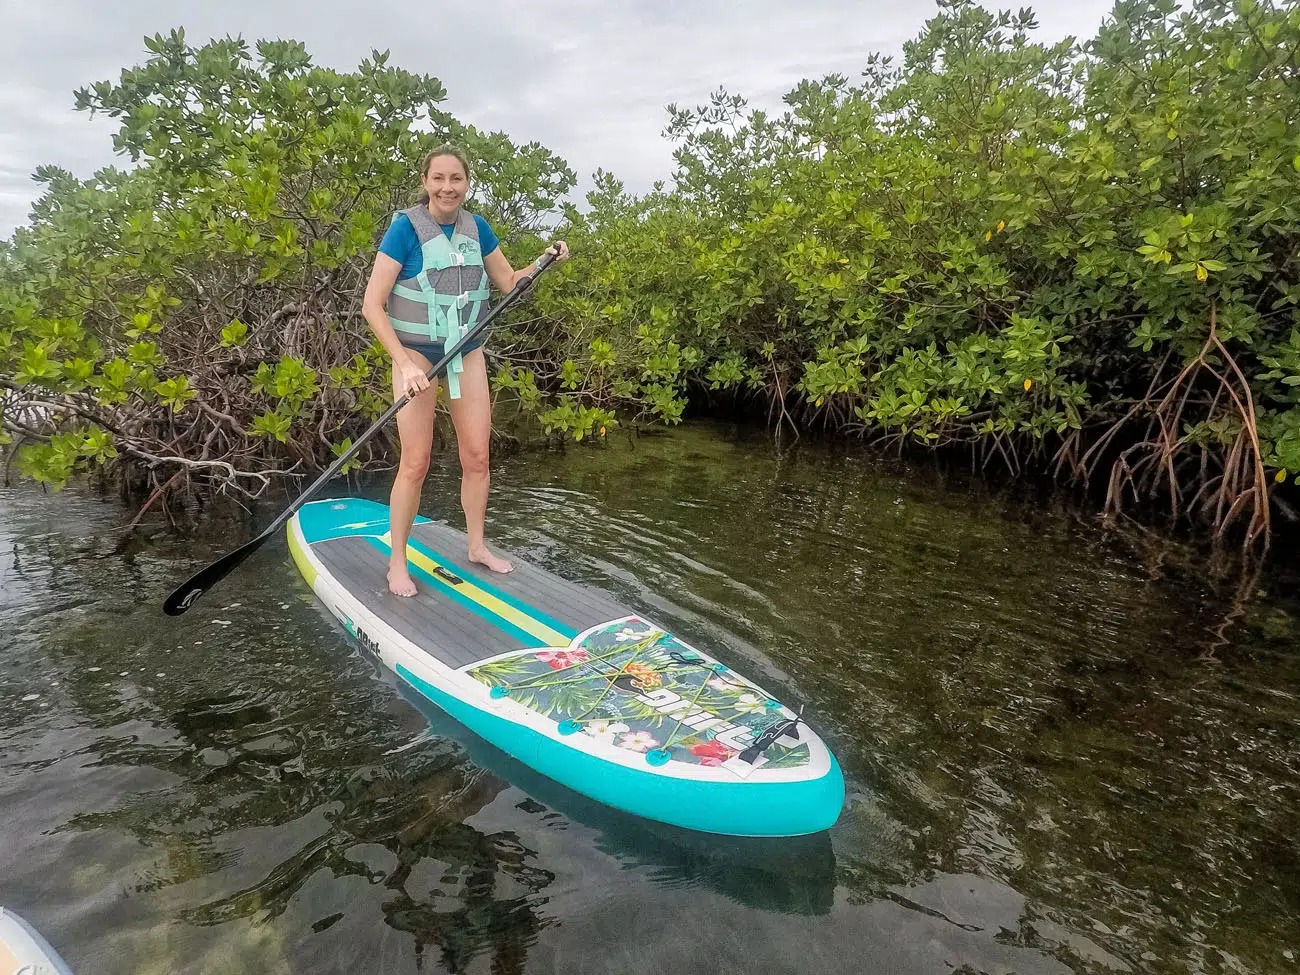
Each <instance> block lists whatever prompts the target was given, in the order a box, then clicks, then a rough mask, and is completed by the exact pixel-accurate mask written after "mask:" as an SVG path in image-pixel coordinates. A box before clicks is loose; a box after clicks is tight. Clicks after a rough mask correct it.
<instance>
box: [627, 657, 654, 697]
mask: <svg viewBox="0 0 1300 975" xmlns="http://www.w3.org/2000/svg"><path fill="white" fill-rule="evenodd" d="M623 673H625V674H629V675H630V676H631V677H632V683H634V684H635V685H636V686H637V687H639V688H641V689H642V690H643V691H644V690H649V689H650V688H652V687H658V686H659V685H660V684H662V683H663V682H664V679H663V678H662V677H661V676H659V675H658V674H656V673H655V672H654V670H653V669H652V668H650V667H647V666H646V665H645V664H637V663H632V664H628V665H627V666H626V667H624V668H623Z"/></svg>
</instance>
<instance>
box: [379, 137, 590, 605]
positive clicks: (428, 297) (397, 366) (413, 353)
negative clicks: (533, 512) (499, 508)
mask: <svg viewBox="0 0 1300 975" xmlns="http://www.w3.org/2000/svg"><path fill="white" fill-rule="evenodd" d="M420 179H421V183H422V184H423V186H424V195H423V196H422V198H421V201H420V203H419V204H418V205H416V206H413V207H411V208H409V209H407V210H402V211H401V212H399V213H398V214H397V215H396V216H395V217H394V219H393V222H392V223H391V224H390V225H389V228H388V232H387V233H385V234H384V239H383V240H382V241H381V242H380V244H379V253H378V254H377V255H376V256H375V265H374V268H373V270H372V271H371V274H370V281H369V283H368V284H367V286H366V295H365V299H364V302H363V304H362V310H363V313H364V314H365V317H366V321H367V322H368V323H369V324H370V327H371V329H373V330H374V333H375V335H376V337H377V338H378V339H379V341H380V342H381V343H382V344H383V346H384V348H385V349H387V350H388V354H389V355H390V356H392V359H393V397H394V399H396V398H398V397H401V396H403V395H407V396H410V397H411V400H410V403H408V404H407V405H406V406H405V407H403V408H402V410H401V412H399V413H398V414H397V430H398V435H399V437H400V439H401V460H400V463H399V465H398V471H397V476H396V478H395V479H394V481H393V489H392V493H391V495H390V503H391V528H392V537H393V557H392V560H391V563H390V566H389V570H388V588H389V589H390V590H391V591H392V592H393V593H394V594H396V595H398V596H414V595H415V594H416V591H417V590H416V586H415V583H414V582H413V581H412V580H411V576H410V573H409V572H408V570H407V566H406V558H405V551H406V539H407V536H408V535H409V533H410V530H411V524H412V522H413V521H414V519H415V515H416V511H417V510H418V508H419V506H420V488H421V486H422V485H423V483H424V477H425V475H426V474H427V473H428V470H429V455H430V451H431V448H432V446H433V415H434V406H435V403H436V399H437V395H438V382H437V379H436V378H435V379H433V380H432V381H430V379H429V378H428V375H427V374H428V372H429V371H430V370H431V369H432V368H433V363H434V362H435V361H437V360H438V359H439V358H441V357H442V355H443V352H444V350H446V349H447V348H448V347H449V343H451V344H454V343H455V342H456V341H458V340H459V339H460V338H461V337H462V336H463V335H465V333H466V332H467V331H468V330H469V329H470V328H472V327H473V326H474V324H475V323H476V322H477V321H478V320H479V317H480V315H481V314H482V312H483V309H484V308H485V306H486V302H487V299H488V298H489V297H490V294H491V292H490V290H489V288H488V281H489V280H491V282H492V283H493V284H495V285H496V286H497V288H498V289H500V290H501V291H503V292H509V291H510V290H511V289H512V288H513V287H514V286H515V285H516V284H517V283H518V282H519V280H520V279H521V278H523V277H525V276H527V275H528V274H530V273H531V272H532V271H533V269H534V268H528V269H527V270H523V271H516V270H515V269H514V268H512V267H511V266H510V263H509V262H508V261H507V260H506V259H505V256H504V255H503V254H502V253H501V248H500V246H499V245H498V241H497V237H496V234H495V233H494V232H493V230H492V228H491V227H490V226H488V223H487V221H486V220H484V219H483V218H482V217H480V216H477V215H475V214H470V213H468V212H466V211H465V210H464V209H462V206H461V204H463V203H464V201H465V197H466V196H467V195H468V193H469V188H470V165H469V159H468V157H467V156H466V154H465V152H464V151H463V150H462V149H460V148H459V147H457V146H453V145H442V146H439V147H438V148H437V149H434V150H433V151H432V152H430V153H429V154H428V155H426V156H425V157H424V162H423V163H422V164H421V166H420ZM551 249H552V250H553V252H554V253H555V255H556V259H557V260H560V261H563V260H566V259H567V258H568V256H569V249H568V246H567V245H566V244H565V242H564V241H558V242H556V243H555V244H553V245H552V248H551ZM540 261H541V259H540V258H539V259H538V263H537V264H536V265H534V267H535V268H537V269H540V268H541V263H540ZM482 344H483V343H482V342H481V341H478V340H475V341H473V342H470V343H468V344H467V345H466V346H465V347H464V348H462V349H461V350H460V353H459V354H458V355H456V356H455V357H454V358H452V360H451V362H450V363H448V365H447V370H446V377H447V392H448V408H449V410H450V412H451V418H452V421H453V423H455V425H456V440H457V444H458V447H459V453H460V463H461V470H462V472H463V476H462V479H461V491H460V497H461V506H462V508H464V511H465V523H466V528H467V532H468V539H469V558H470V561H472V562H478V563H481V564H482V565H485V566H487V567H488V568H489V569H491V570H492V571H493V572H509V571H510V570H511V569H512V568H513V566H511V564H510V563H509V562H508V561H506V560H505V559H503V558H501V557H500V556H498V555H495V554H493V553H492V552H491V551H489V550H488V547H487V545H486V544H485V543H484V541H483V520H484V517H485V516H486V512H487V496H488V485H489V480H490V475H489V470H488V440H489V437H490V435H491V431H492V403H491V397H490V396H489V391H488V379H487V367H486V365H485V363H484V358H483V350H482Z"/></svg>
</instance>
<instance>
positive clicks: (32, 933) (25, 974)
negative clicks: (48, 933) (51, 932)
mask: <svg viewBox="0 0 1300 975" xmlns="http://www.w3.org/2000/svg"><path fill="white" fill-rule="evenodd" d="M11 973H12V975H72V970H71V969H70V968H68V966H67V965H66V964H64V962H63V959H62V958H60V957H59V953H58V952H57V951H55V950H54V949H53V948H51V947H50V943H49V942H48V941H46V940H45V939H44V938H42V937H41V936H40V933H39V932H37V930H36V929H35V928H34V927H32V926H31V925H30V924H28V923H27V922H26V921H24V920H23V919H22V918H20V917H19V916H18V915H17V914H15V913H14V912H13V911H10V910H8V909H6V908H3V907H0V975H11Z"/></svg>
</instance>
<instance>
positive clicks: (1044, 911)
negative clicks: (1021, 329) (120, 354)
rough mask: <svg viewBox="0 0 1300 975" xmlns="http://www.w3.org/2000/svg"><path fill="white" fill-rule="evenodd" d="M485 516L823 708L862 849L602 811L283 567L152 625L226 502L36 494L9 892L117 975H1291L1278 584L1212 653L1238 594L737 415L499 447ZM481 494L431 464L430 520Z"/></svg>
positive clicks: (5, 707)
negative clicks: (385, 652)
mask: <svg viewBox="0 0 1300 975" xmlns="http://www.w3.org/2000/svg"><path fill="white" fill-rule="evenodd" d="M382 488H383V485H382V484H374V485H361V486H359V487H354V490H357V491H361V492H368V493H370V494H371V496H379V495H380V494H381V493H382ZM494 491H495V494H494V502H493V512H492V518H493V531H494V534H495V537H497V538H498V539H500V540H501V542H502V543H503V544H505V545H507V546H508V547H510V548H512V549H513V550H514V551H516V552H518V553H520V554H522V555H524V556H526V557H527V558H529V559H531V560H533V561H535V562H537V563H538V564H541V565H543V566H545V567H546V568H549V569H551V570H552V571H556V572H559V573H561V574H563V575H566V576H567V577H569V578H572V579H577V580H579V581H584V582H587V583H590V584H594V585H599V586H603V587H605V588H607V589H609V590H610V591H611V592H612V593H613V594H614V595H615V597H616V598H618V599H620V600H621V601H623V602H626V603H629V604H631V605H633V606H636V607H638V608H640V609H642V610H643V611H645V612H647V613H649V614H650V615H652V616H653V617H655V618H656V619H657V620H658V621H659V622H661V623H663V624H664V625H667V626H669V627H671V628H673V629H675V630H677V631H679V632H681V633H682V635H683V637H684V638H685V639H687V640H689V641H690V642H692V643H695V644H696V645H700V646H705V647H708V648H709V649H710V651H711V652H713V653H715V654H716V655H717V656H719V657H720V658H722V659H723V660H724V661H725V662H727V663H729V664H732V665H734V666H736V667H738V668H740V669H741V670H742V671H744V672H746V673H749V674H751V675H753V676H754V677H755V678H757V679H758V680H759V681H760V682H762V683H764V684H766V685H768V686H769V687H771V688H772V690H773V691H774V692H775V693H777V694H778V695H779V696H781V697H782V698H783V699H785V700H790V701H793V702H797V703H803V704H806V706H807V709H808V710H807V713H808V714H810V715H812V716H814V718H813V720H814V723H815V725H816V726H817V727H818V730H819V731H820V732H821V733H822V734H823V735H824V737H826V739H827V740H828V742H829V743H830V744H831V745H832V747H833V748H834V749H835V751H836V753H837V755H838V757H839V758H840V761H841V764H842V765H843V766H844V769H845V773H846V776H847V777H848V785H849V799H848V802H847V804H846V807H845V811H844V815H843V816H842V818H841V821H840V822H839V823H838V824H837V825H836V827H835V828H834V829H833V830H831V831H830V832H828V833H823V834H821V835H819V836H814V837H805V838H802V839H800V840H796V841H754V840H735V839H723V838H716V837H706V836H703V835H700V834H693V833H688V832H685V831H681V830H676V829H673V828H671V827H666V826H662V825H658V824H654V823H649V822H646V821H644V820H639V819H636V818H634V817H630V816H627V815H625V814H623V813H619V812H617V811H615V810H612V809H609V808H607V807H604V806H601V805H599V804H596V803H593V802H590V801H589V800H586V799H584V798H583V797H581V796H578V795H576V794H574V793H572V792H569V791H568V790H566V789H564V788H563V787H560V786H558V785H556V784H555V783H552V782H550V781H548V780H546V779H544V778H541V777H539V776H538V775H536V773H533V772H532V771H531V770H530V769H528V768H525V767H523V766H521V765H520V764H519V763H517V762H515V761H514V760H512V759H510V758H509V757H508V756H506V755H504V754H503V753H501V752H500V751H498V750H497V749H495V748H493V747H492V746H490V745H488V744H487V743H486V742H484V741H482V740H481V739H478V738H476V737H475V736H473V735H472V734H470V733H469V732H467V731H465V730H464V729H462V728H461V727H459V726H458V725H456V724H455V723H454V722H452V721H451V720H450V719H448V718H447V717H446V716H445V715H442V714H441V713H440V712H438V711H437V710H436V709H435V708H433V707H432V706H430V705H428V704H426V703H425V702H423V701H421V700H420V699H419V698H418V697H417V696H416V695H414V694H413V693H411V692H410V691H409V689H406V688H404V687H403V686H401V685H400V684H399V683H398V682H397V681H396V680H395V679H393V678H392V677H391V675H388V674H385V673H380V672H377V671H376V670H375V669H374V668H373V667H372V666H371V664H370V663H369V662H368V660H367V659H366V658H364V657H363V656H361V655H360V654H358V653H356V652H354V651H353V650H352V648H350V647H349V646H348V644H347V643H346V642H345V640H344V638H343V635H342V634H341V632H340V631H339V630H338V628H337V627H336V626H335V625H334V624H333V623H332V621H331V620H330V619H328V618H327V616H326V615H325V614H324V613H323V612H321V611H320V609H319V608H318V606H317V605H316V604H315V603H314V601H313V600H312V599H311V597H310V595H309V593H307V591H306V589H305V586H303V585H302V583H301V581H300V579H299V578H298V576H297V574H296V571H295V570H294V569H293V567H292V565H291V563H290V561H289V560H288V558H287V556H286V554H285V552H284V550H283V548H282V547H278V546H275V545H268V546H267V547H266V549H265V550H264V551H263V552H262V553H260V554H259V555H258V556H257V557H256V558H255V559H254V560H253V561H252V562H250V563H248V564H247V566H246V567H245V568H244V569H243V570H241V571H240V572H239V573H238V574H237V575H236V576H234V577H232V578H230V579H229V580H227V582H226V583H225V584H223V586H222V588H221V589H220V590H217V591H214V592H212V593H209V594H208V595H207V596H206V597H205V598H204V600H203V602H201V603H200V604H199V606H198V607H196V608H195V610H193V611H192V612H190V613H189V614H188V615H187V616H186V617H183V618H181V619H180V620H170V619H167V618H165V617H163V616H162V615H161V613H160V611H159V609H158V605H159V603H160V601H161V599H162V597H163V595H164V594H165V593H166V592H168V591H170V589H171V587H173V586H174V585H175V583H176V581H177V580H178V579H180V578H183V577H184V576H185V575H187V574H188V573H189V572H191V571H193V570H194V569H195V568H197V567H198V566H200V565H202V564H203V563H205V562H206V561H208V560H210V559H211V558H213V557H214V556H215V555H217V554H220V553H221V552H222V551H224V550H226V549H227V548H228V547H229V545H230V544H231V540H232V539H239V538H243V537H247V536H248V534H249V533H250V531H251V530H253V528H252V524H250V522H249V519H248V518H247V516H245V515H244V514H243V513H242V512H241V511H240V510H239V509H238V508H231V509H229V510H225V509H223V510H222V511H221V512H220V513H219V514H214V515H211V516H209V520H208V521H206V522H205V523H204V524H203V527H202V528H201V530H200V531H199V533H198V534H197V535H196V536H195V537H193V538H189V539H181V538H178V537H176V536H175V535H173V534H171V533H169V532H166V531H162V530H159V529H161V528H162V525H161V524H159V525H158V526H157V529H156V532H157V533H156V534H155V535H154V536H153V537H152V538H150V537H148V536H147V535H145V536H141V537H139V538H136V539H133V540H132V541H131V542H130V543H129V544H128V545H125V546H120V545H119V544H118V543H119V540H120V539H119V536H118V534H116V533H115V531H114V527H115V526H117V525H120V524H123V523H124V522H125V521H126V520H128V519H129V516H130V513H129V512H126V513H124V512H122V511H121V510H120V509H118V508H117V507H116V505H115V504H114V503H111V502H107V501H100V500H96V499H94V498H91V497H88V496H86V495H79V494H77V493H76V492H64V493H62V494H59V495H46V494H42V493H41V492H39V491H36V490H34V489H32V488H30V487H20V488H16V489H13V490H9V491H6V492H3V493H0V633H2V634H3V638H0V849H3V850H4V858H3V863H4V865H5V870H4V874H3V876H2V877H0V903H4V904H7V905H10V906H13V907H15V908H17V909H19V910H20V911H22V912H23V913H24V914H25V915H27V916H28V917H29V918H31V919H32V920H33V921H35V922H36V923H37V924H38V925H39V926H40V927H41V928H42V929H43V930H44V931H45V932H46V933H47V934H48V935H49V937H50V938H51V940H52V941H53V942H54V943H55V944H56V945H57V946H58V947H59V948H60V950H61V951H62V952H63V953H64V954H65V955H66V956H67V957H68V959H69V961H70V962H71V963H72V964H73V966H74V969H75V970H77V971H78V972H79V973H91V972H96V973H98V972H103V973H108V975H113V973H117V972H145V973H152V972H158V973H162V972H169V973H170V972H195V973H198V972H202V973H210V972H244V971H259V972H322V971H347V970H358V971H366V972H484V973H487V972H491V973H502V975H506V973H520V972H552V971H554V972H565V973H570V972H620V973H622V972H628V973H632V972H647V973H649V972H655V973H662V972H666V971H667V972H674V973H676V972H682V973H687V972H745V973H748V972H758V971H761V972H764V973H776V972H796V971H797V972H807V971H815V970H821V971H826V972H861V971H881V972H900V973H913V972H916V973H920V972H927V973H928V972H938V971H961V972H1019V973H1025V972H1044V973H1057V972H1060V973H1065V972H1117V971H1143V972H1146V971H1150V972H1170V973H1173V972H1180V973H1181V972H1260V973H1263V972H1273V971H1283V970H1287V969H1288V968H1289V967H1291V966H1292V965H1293V964H1294V963H1296V959H1295V958H1294V955H1293V954H1291V953H1292V952H1293V951H1294V950H1295V949H1292V948H1291V947H1290V946H1291V945H1295V944H1297V943H1300V921H1298V920H1297V918H1300V895H1298V894H1297V890H1298V889H1300V888H1298V887H1297V885H1296V884H1295V883H1294V878H1295V877H1296V876H1297V875H1298V874H1300V856H1298V855H1297V853H1296V850H1297V847H1296V845H1295V842H1294V837H1295V836H1296V835H1297V833H1300V813H1298V812H1297V810H1300V802H1298V801H1297V800H1300V795H1297V783H1298V782H1300V777H1298V776H1297V774H1296V773H1297V771H1300V754H1298V752H1297V745H1296V742H1297V741H1300V735H1298V734H1297V732H1298V731H1300V702H1297V700H1296V697H1295V694H1296V689H1297V688H1298V687H1300V656H1298V655H1297V654H1296V652H1295V651H1296V649H1297V647H1296V644H1297V639H1296V633H1295V631H1294V629H1293V622H1292V621H1293V614H1294V613H1295V611H1296V609H1297V607H1296V605H1295V604H1294V603H1293V602H1287V601H1286V599H1287V598H1290V597H1285V598H1284V597H1282V596H1277V595H1274V596H1269V595H1268V594H1264V595H1262V596H1261V597H1260V598H1259V599H1257V600H1256V601H1255V602H1254V603H1252V604H1251V606H1250V607H1249V609H1248V610H1247V612H1246V613H1245V614H1244V616H1243V617H1242V618H1241V619H1240V620H1238V621H1236V622H1235V623H1234V626H1233V628H1232V629H1230V630H1228V631H1227V637H1228V644H1227V645H1226V646H1219V647H1217V648H1216V649H1215V653H1214V654H1213V655H1212V656H1210V657H1207V656H1206V655H1205V654H1204V652H1203V651H1205V650H1206V648H1207V647H1210V646H1213V645H1214V643H1215V641H1216V640H1217V637H1216V636H1215V632H1214V631H1215V629H1216V628H1217V627H1218V626H1219V625H1220V624H1221V623H1222V620H1223V615H1224V613H1225V612H1226V607H1225V605H1224V601H1223V598H1222V597H1220V596H1219V595H1217V594H1216V593H1215V592H1213V591H1211V590H1210V589H1209V588H1208V586H1205V584H1203V583H1197V582H1188V581H1183V582H1179V583H1173V582H1169V581H1165V580H1161V579H1159V578H1152V577H1151V573H1149V572H1148V571H1146V569H1145V568H1144V566H1143V565H1141V564H1140V563H1138V562H1136V561H1135V560H1133V559H1131V558H1130V557H1128V556H1127V555H1125V554H1124V553H1123V552H1122V551H1120V550H1118V549H1117V548H1115V547H1114V546H1113V545H1112V544H1111V543H1109V542H1108V541H1107V540H1106V539H1105V538H1103V537H1102V536H1101V535H1100V534H1098V533H1097V532H1096V531H1095V530H1094V529H1093V528H1092V527H1090V526H1088V525H1086V524H1080V523H1078V522H1077V521H1075V520H1072V519H1071V518H1069V517H1067V516H1066V515H1064V514H1062V513H1059V512H1053V511H1050V510H1046V509H1042V508H1030V507H1025V506H1019V505H1016V504H1013V503H1010V502H1005V501H999V500H997V499H991V498H987V497H982V496H980V495H979V494H978V493H977V492H972V491H969V490H946V489H944V488H943V487H942V486H938V485H929V484H926V483H923V481H922V479H921V478H920V477H919V476H917V475H915V474H913V475H907V474H906V473H900V472H898V471H893V470H889V469H882V468H881V467H879V466H877V465H873V464H871V463H869V462H867V461H865V460H863V459H861V458H856V457H851V456H850V457H843V456H835V455H833V454H831V453H829V452H825V451H821V450H818V449H816V448H807V449H804V450H802V451H800V452H797V453H794V454H787V455H785V456H776V455H774V454H773V453H772V452H771V451H770V449H769V448H768V446H767V445H766V444H765V443H764V442H763V441H761V440H759V441H752V440H740V439H737V440H733V439H731V438H730V437H729V435H728V431H726V430H725V429H724V428H719V427H695V428H689V429H687V430H684V431H681V432H679V433H675V434H674V435H672V436H670V437H662V438H649V439H640V440H636V441H634V442H629V443H622V442H620V443H619V444H616V445H613V446H612V447H611V449H608V450H580V451H572V452H569V453H568V454H566V455H559V454H549V453H546V454H526V455H520V456H516V457H512V458H508V459H506V460H505V461H504V462H503V463H502V464H501V465H500V468H499V471H498V473H497V474H496V475H495V480H494ZM455 497H456V485H455V464H454V461H452V460H451V459H450V458H447V461H446V462H445V463H443V464H442V465H440V466H439V468H438V470H437V471H436V472H435V474H434V475H432V476H431V478H430V485H429V491H428V492H427V495H426V503H425V507H424V510H425V513H427V514H430V515H431V516H433V517H444V518H451V519H455V518H456V517H457V512H456V510H455ZM265 517H266V513H265V512H258V513H257V514H256V518H265ZM1272 585H1273V586H1274V591H1275V592H1288V588H1287V585H1286V584H1285V583H1284V582H1281V581H1278V580H1274V582H1273V583H1272Z"/></svg>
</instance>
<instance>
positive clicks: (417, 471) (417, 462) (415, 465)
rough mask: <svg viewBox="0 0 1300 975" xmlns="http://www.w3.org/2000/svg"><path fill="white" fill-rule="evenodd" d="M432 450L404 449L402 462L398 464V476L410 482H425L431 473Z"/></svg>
mask: <svg viewBox="0 0 1300 975" xmlns="http://www.w3.org/2000/svg"><path fill="white" fill-rule="evenodd" d="M429 458H430V450H429V448H427V447H426V448H425V449H423V450H420V449H418V448H417V449H415V450H410V449H406V448H403V450H402V457H401V460H399V461H398V463H397V476H398V477H400V478H403V479H404V480H408V481H423V480H424V476H425V475H426V474H428V473H429Z"/></svg>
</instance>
